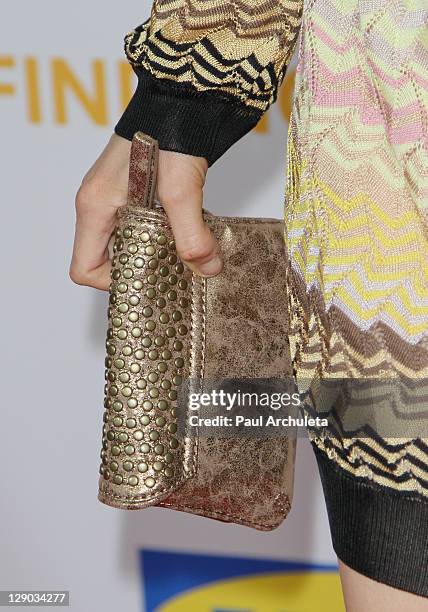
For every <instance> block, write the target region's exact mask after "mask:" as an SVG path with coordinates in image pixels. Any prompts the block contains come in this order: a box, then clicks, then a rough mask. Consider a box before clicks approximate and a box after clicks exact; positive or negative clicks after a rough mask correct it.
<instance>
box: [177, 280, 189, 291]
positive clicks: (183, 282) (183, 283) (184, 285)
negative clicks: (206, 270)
mask: <svg viewBox="0 0 428 612" xmlns="http://www.w3.org/2000/svg"><path fill="white" fill-rule="evenodd" d="M178 286H179V288H180V289H182V290H183V291H184V290H185V289H187V281H186V280H184V278H182V279H181V280H180V281H178Z"/></svg>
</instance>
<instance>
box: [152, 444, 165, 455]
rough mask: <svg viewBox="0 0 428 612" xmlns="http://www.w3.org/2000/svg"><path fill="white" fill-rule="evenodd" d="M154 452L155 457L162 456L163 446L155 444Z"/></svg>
mask: <svg viewBox="0 0 428 612" xmlns="http://www.w3.org/2000/svg"><path fill="white" fill-rule="evenodd" d="M154 450H155V453H156V455H163V454H164V452H165V447H164V445H163V444H155V448H154Z"/></svg>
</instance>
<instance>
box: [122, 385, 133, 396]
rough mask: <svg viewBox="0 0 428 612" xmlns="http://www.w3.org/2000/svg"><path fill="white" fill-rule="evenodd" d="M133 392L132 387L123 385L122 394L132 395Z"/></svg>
mask: <svg viewBox="0 0 428 612" xmlns="http://www.w3.org/2000/svg"><path fill="white" fill-rule="evenodd" d="M131 394H132V389H131V387H123V389H122V395H123V396H125V397H130V395H131Z"/></svg>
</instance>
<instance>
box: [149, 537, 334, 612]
mask: <svg viewBox="0 0 428 612" xmlns="http://www.w3.org/2000/svg"><path fill="white" fill-rule="evenodd" d="M140 569H141V578H142V582H143V587H144V594H145V607H144V608H143V611H144V612H344V611H345V608H344V605H343V599H342V593H341V588H340V580H339V576H338V573H337V567H336V566H334V565H314V564H310V563H302V562H293V561H275V560H269V559H259V558H248V557H231V556H218V555H207V554H198V553H194V554H193V553H185V552H175V551H174V552H172V551H165V550H147V549H144V550H141V551H140Z"/></svg>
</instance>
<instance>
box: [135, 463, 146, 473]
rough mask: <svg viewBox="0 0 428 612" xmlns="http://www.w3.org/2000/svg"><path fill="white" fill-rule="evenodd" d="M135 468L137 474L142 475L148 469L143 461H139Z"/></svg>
mask: <svg viewBox="0 0 428 612" xmlns="http://www.w3.org/2000/svg"><path fill="white" fill-rule="evenodd" d="M137 468H138V471H139V472H142V473H144V472H147V470H148V469H149V466H148V465H147V463H145V462H144V461H140V463H139V464H138V466H137Z"/></svg>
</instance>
